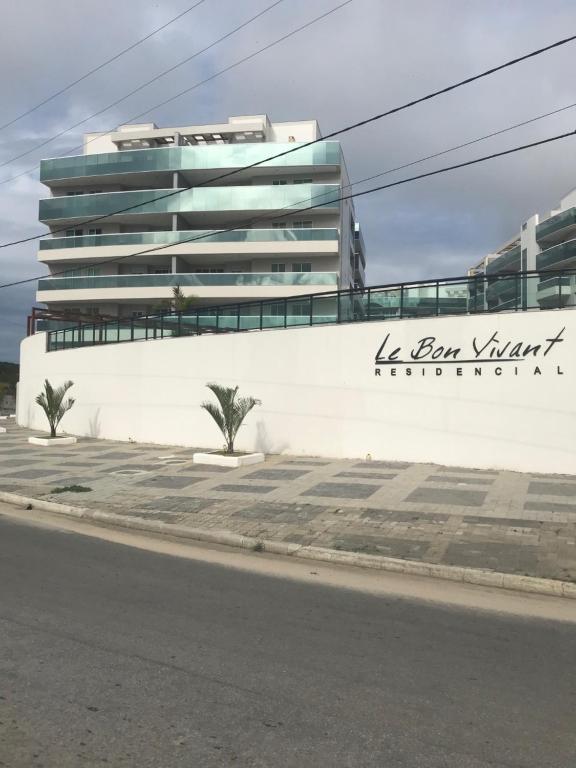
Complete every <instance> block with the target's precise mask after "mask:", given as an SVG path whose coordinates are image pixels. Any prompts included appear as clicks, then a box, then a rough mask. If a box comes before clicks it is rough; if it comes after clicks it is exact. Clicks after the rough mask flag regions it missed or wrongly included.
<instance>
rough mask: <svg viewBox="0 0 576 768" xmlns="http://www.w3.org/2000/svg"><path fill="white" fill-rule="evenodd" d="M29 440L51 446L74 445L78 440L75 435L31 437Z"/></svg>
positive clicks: (34, 443) (35, 443) (33, 443)
mask: <svg viewBox="0 0 576 768" xmlns="http://www.w3.org/2000/svg"><path fill="white" fill-rule="evenodd" d="M28 442H29V443H32V445H43V446H44V447H46V448H49V447H50V446H53V445H73V444H74V443H75V442H77V440H76V438H75V437H29V438H28Z"/></svg>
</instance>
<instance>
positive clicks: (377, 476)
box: [334, 472, 397, 480]
mask: <svg viewBox="0 0 576 768" xmlns="http://www.w3.org/2000/svg"><path fill="white" fill-rule="evenodd" d="M334 477H353V478H354V477H355V478H358V480H393V479H394V478H395V477H397V475H396V474H384V473H383V472H337V473H336V474H335V475H334Z"/></svg>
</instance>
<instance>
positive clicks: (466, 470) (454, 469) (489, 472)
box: [438, 467, 498, 477]
mask: <svg viewBox="0 0 576 768" xmlns="http://www.w3.org/2000/svg"><path fill="white" fill-rule="evenodd" d="M438 471H439V472H454V473H455V474H461V475H494V477H496V475H497V474H498V472H497V471H496V470H494V469H471V468H469V467H439V469H438Z"/></svg>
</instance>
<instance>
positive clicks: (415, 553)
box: [332, 535, 429, 560]
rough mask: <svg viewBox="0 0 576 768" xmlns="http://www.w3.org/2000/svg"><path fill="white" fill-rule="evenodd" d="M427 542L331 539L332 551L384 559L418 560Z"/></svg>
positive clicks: (341, 537) (348, 536)
mask: <svg viewBox="0 0 576 768" xmlns="http://www.w3.org/2000/svg"><path fill="white" fill-rule="evenodd" d="M428 546H429V544H428V542H427V541H413V540H411V539H396V538H389V537H384V536H358V535H347V536H337V537H335V538H334V539H333V542H332V547H333V548H334V549H339V550H345V551H347V552H363V553H364V554H366V555H383V556H384V557H399V558H405V559H414V560H420V559H421V558H422V555H423V554H424V552H425V551H426V549H428Z"/></svg>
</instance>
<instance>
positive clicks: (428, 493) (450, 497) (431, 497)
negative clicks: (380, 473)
mask: <svg viewBox="0 0 576 768" xmlns="http://www.w3.org/2000/svg"><path fill="white" fill-rule="evenodd" d="M485 498H486V493H485V492H484V491H469V490H467V489H466V490H465V489H463V488H428V487H425V486H421V487H420V488H416V489H415V490H414V491H412V493H409V494H408V496H407V497H406V498H405V499H404V501H408V502H410V503H411V504H414V503H418V504H422V503H423V504H450V505H455V506H459V507H481V506H482V504H483V503H484V499H485Z"/></svg>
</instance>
